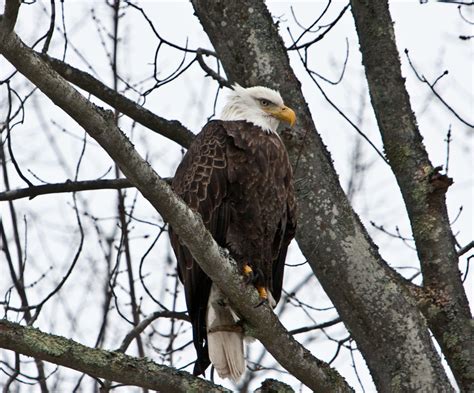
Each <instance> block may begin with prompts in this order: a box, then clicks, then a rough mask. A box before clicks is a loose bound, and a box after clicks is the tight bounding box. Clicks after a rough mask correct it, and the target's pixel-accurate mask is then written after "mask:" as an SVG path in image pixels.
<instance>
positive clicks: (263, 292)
mask: <svg viewBox="0 0 474 393" xmlns="http://www.w3.org/2000/svg"><path fill="white" fill-rule="evenodd" d="M257 291H258V296H260V299H264V300H267V299H268V293H267V290H266V289H265V287H257Z"/></svg>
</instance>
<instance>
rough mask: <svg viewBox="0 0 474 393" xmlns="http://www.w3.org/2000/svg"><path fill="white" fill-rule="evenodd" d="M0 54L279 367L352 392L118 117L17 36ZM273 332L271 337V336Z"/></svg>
mask: <svg viewBox="0 0 474 393" xmlns="http://www.w3.org/2000/svg"><path fill="white" fill-rule="evenodd" d="M0 52H1V53H2V54H3V55H4V56H5V57H6V58H7V60H8V61H9V62H10V63H12V64H13V65H14V66H15V68H17V70H18V71H19V72H21V73H22V74H23V75H25V76H26V77H27V78H28V79H29V80H30V81H31V82H32V83H34V84H35V85H36V86H38V88H39V89H40V90H41V91H43V93H45V94H46V95H47V96H48V97H49V98H50V99H51V100H52V101H53V102H54V103H55V104H56V105H58V106H59V107H61V108H62V109H63V110H64V111H65V112H66V113H68V114H69V115H70V116H71V117H72V118H73V119H74V120H75V121H76V122H78V123H79V125H81V126H82V127H83V128H84V129H85V130H86V131H87V132H88V133H89V134H90V135H91V136H92V137H93V138H94V139H95V140H96V141H97V142H98V143H99V144H100V145H101V146H102V147H103V148H104V149H105V150H106V151H107V153H108V154H109V155H110V156H111V157H112V159H113V160H114V161H115V162H116V163H117V165H118V166H119V167H120V169H121V170H122V172H123V173H124V174H125V176H126V177H127V178H128V179H129V180H130V181H131V182H132V184H134V185H135V186H136V187H137V188H138V190H139V191H140V192H141V193H142V194H143V196H144V197H145V198H146V199H147V200H148V201H149V202H150V203H151V204H152V205H153V206H154V207H155V209H156V210H157V211H158V212H159V213H160V214H161V215H162V217H163V218H164V219H165V220H166V221H168V222H169V223H170V224H171V225H173V228H174V229H175V231H176V233H177V234H178V235H179V237H180V239H181V241H182V242H183V244H184V245H185V246H186V247H187V248H188V249H189V250H190V252H191V253H192V255H193V257H194V258H195V259H196V260H197V261H198V263H199V264H200V265H201V267H202V268H203V270H204V271H205V272H206V274H207V275H208V276H209V277H210V278H211V279H212V281H213V282H214V283H215V284H216V285H217V286H218V287H219V288H220V289H221V290H222V291H223V292H224V294H225V295H226V296H227V297H228V298H229V299H232V304H233V306H234V309H235V310H236V312H238V313H239V314H240V315H241V316H242V317H243V318H244V319H245V321H246V323H247V326H249V327H250V334H251V335H253V336H254V337H256V338H258V339H259V340H260V341H261V342H262V344H263V345H264V346H265V347H266V348H267V350H268V351H270V352H271V353H272V355H273V356H274V357H275V359H277V360H278V361H279V362H280V364H281V365H282V366H283V367H285V368H286V369H287V370H288V371H290V372H291V373H292V374H293V375H294V376H295V377H296V378H298V379H299V380H300V381H302V382H303V383H304V384H306V385H307V386H308V387H310V388H311V389H313V390H320V391H335V392H346V391H351V389H350V387H349V386H348V385H347V383H346V382H345V380H344V379H343V378H342V377H341V376H340V375H339V374H338V373H337V372H336V371H334V370H333V369H332V368H330V367H329V366H328V365H327V364H325V363H323V362H321V361H319V360H318V359H316V358H315V357H314V356H312V355H311V353H310V352H309V351H308V350H306V349H305V348H304V347H303V346H302V345H301V344H299V343H298V342H297V341H296V340H295V339H294V338H293V337H292V336H290V335H289V334H288V332H287V331H286V330H285V328H284V327H283V326H282V324H281V323H280V321H279V320H278V318H277V316H276V315H275V314H274V313H273V311H272V310H271V309H270V307H268V306H262V307H259V308H258V309H257V308H255V305H256V304H258V303H259V297H258V294H257V291H256V290H255V288H254V287H253V286H252V285H246V284H245V283H244V280H243V277H242V276H241V275H240V272H239V269H238V268H237V265H236V263H235V262H234V261H232V260H231V259H230V258H228V257H227V256H226V255H225V253H224V251H223V250H221V249H220V248H219V247H218V245H217V244H216V242H215V241H214V239H213V238H212V236H211V235H210V233H209V232H208V231H207V230H206V229H205V227H204V224H203V223H202V220H201V218H200V217H199V216H198V215H197V214H195V213H194V212H193V211H191V210H190V209H189V208H188V207H187V206H186V205H185V204H184V203H183V202H182V200H181V199H179V198H178V197H177V196H176V195H175V194H174V193H173V191H172V190H171V188H170V186H169V185H168V184H167V183H166V182H165V181H163V180H162V179H161V178H160V177H159V176H158V175H157V174H156V172H155V171H154V170H153V169H152V168H151V167H150V165H149V164H148V163H147V162H146V161H145V160H143V158H142V157H141V156H140V155H139V154H138V153H137V151H136V150H135V149H134V147H133V145H132V144H131V142H130V141H129V139H128V138H127V137H126V136H125V135H124V134H123V133H122V132H121V131H120V129H118V128H117V127H116V125H115V123H114V116H113V114H112V113H111V112H110V111H105V110H103V109H101V108H99V107H97V106H95V105H94V104H93V103H91V102H90V101H89V100H87V99H86V98H85V97H83V96H82V95H81V94H80V93H79V92H78V91H76V90H75V89H74V88H72V86H70V85H69V83H67V82H66V81H65V80H64V79H63V78H62V77H61V76H59V75H58V74H57V73H56V72H55V71H54V70H53V69H52V68H51V67H50V66H49V65H48V64H47V63H45V62H44V61H43V60H42V59H41V58H40V57H39V56H38V54H36V53H35V52H33V51H32V50H31V49H30V48H28V47H26V46H25V45H24V44H23V43H22V42H21V40H20V39H19V37H18V36H17V35H16V34H14V33H10V34H8V33H6V32H5V30H2V29H0ZM269 331H271V333H272V334H268V332H269Z"/></svg>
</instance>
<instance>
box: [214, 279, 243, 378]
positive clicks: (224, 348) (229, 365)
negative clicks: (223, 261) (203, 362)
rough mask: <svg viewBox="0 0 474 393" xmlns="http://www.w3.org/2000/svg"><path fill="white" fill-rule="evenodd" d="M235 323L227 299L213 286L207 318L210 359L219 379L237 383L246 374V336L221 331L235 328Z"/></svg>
mask: <svg viewBox="0 0 474 393" xmlns="http://www.w3.org/2000/svg"><path fill="white" fill-rule="evenodd" d="M235 322H236V320H235V318H234V315H233V313H232V310H231V309H230V307H229V306H228V305H227V302H226V299H225V297H224V296H223V295H222V293H221V292H220V291H219V289H218V288H217V287H216V286H215V285H212V287H211V293H210V294H209V301H208V306H207V318H206V325H207V342H208V348H209V359H210V360H211V363H212V364H213V366H214V368H215V369H216V371H217V373H218V374H219V377H221V378H231V379H232V380H233V381H234V382H237V381H238V380H239V379H240V377H241V376H242V374H243V373H244V372H245V358H244V335H243V334H242V332H239V331H225V330H220V329H225V328H228V327H230V326H235Z"/></svg>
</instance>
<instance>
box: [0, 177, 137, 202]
mask: <svg viewBox="0 0 474 393" xmlns="http://www.w3.org/2000/svg"><path fill="white" fill-rule="evenodd" d="M130 187H133V184H132V183H130V180H128V179H103V180H83V181H71V180H67V181H66V182H65V183H51V184H42V185H40V186H32V187H26V188H19V189H17V190H10V191H4V192H0V201H13V200H15V199H21V198H29V199H33V198H35V197H37V196H39V195H47V194H58V193H64V192H77V191H91V190H106V189H113V190H116V189H121V188H130Z"/></svg>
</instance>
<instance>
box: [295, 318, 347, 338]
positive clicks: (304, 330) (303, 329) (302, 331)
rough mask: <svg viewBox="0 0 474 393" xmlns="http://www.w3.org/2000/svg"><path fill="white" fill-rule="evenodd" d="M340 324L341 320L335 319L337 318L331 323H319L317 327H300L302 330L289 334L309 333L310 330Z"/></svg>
mask: <svg viewBox="0 0 474 393" xmlns="http://www.w3.org/2000/svg"><path fill="white" fill-rule="evenodd" d="M341 322H342V319H341V318H340V317H337V318H335V319H333V320H331V321H327V322H323V323H320V324H317V325H311V326H305V327H302V328H299V329H294V330H290V332H289V333H290V334H300V333H306V332H310V331H312V330H318V329H326V328H328V327H330V326H334V325H337V324H338V323H341Z"/></svg>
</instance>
